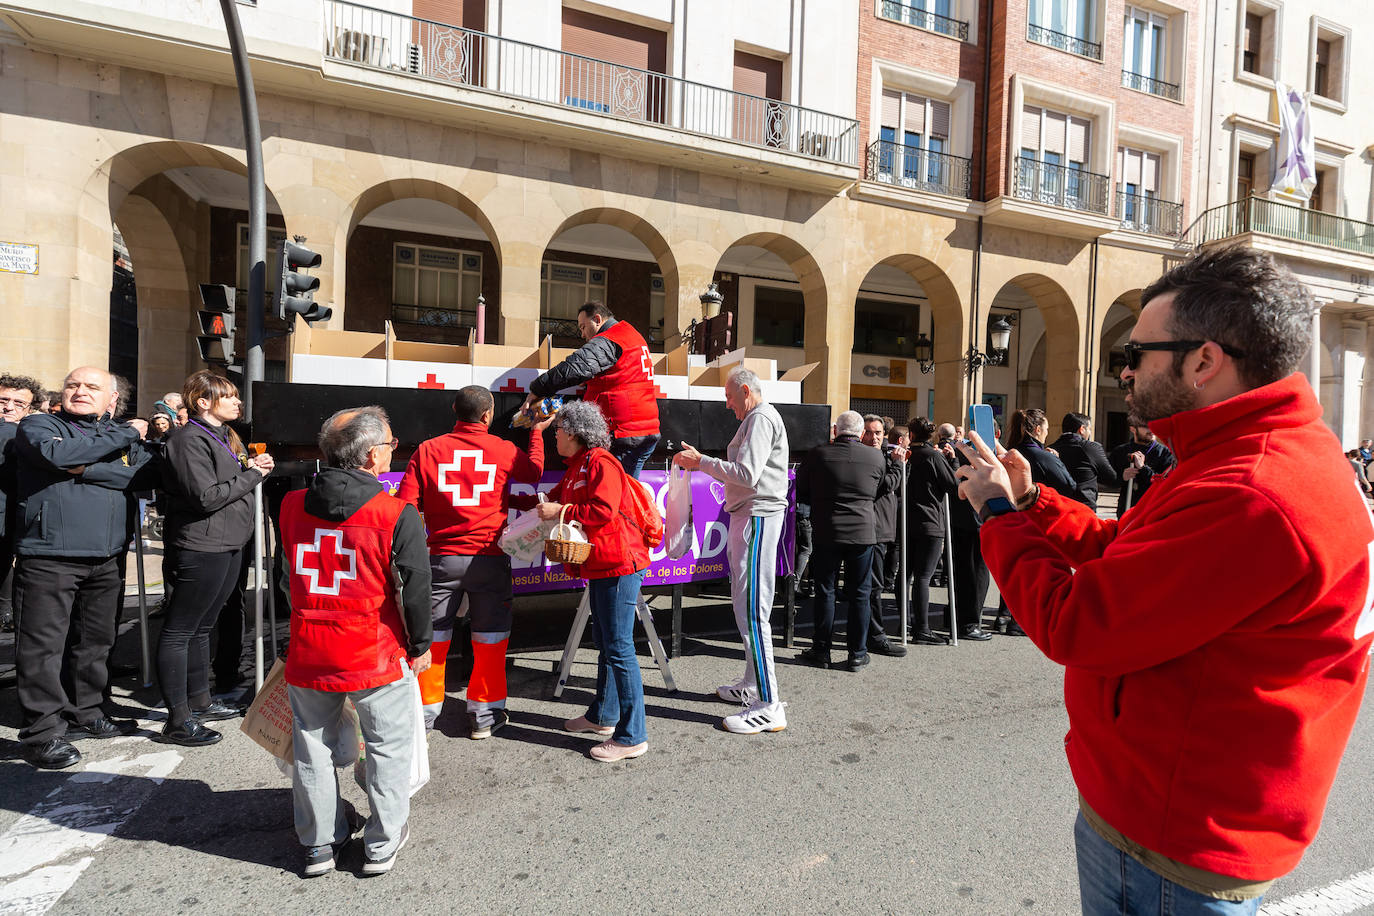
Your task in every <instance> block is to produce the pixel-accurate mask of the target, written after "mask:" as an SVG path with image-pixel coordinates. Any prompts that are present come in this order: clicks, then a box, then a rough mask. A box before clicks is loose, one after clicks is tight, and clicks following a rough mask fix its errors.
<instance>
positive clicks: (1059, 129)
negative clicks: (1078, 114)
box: [1045, 111, 1068, 156]
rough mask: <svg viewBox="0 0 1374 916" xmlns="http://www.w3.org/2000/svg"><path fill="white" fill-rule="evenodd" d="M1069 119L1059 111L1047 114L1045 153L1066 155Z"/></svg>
mask: <svg viewBox="0 0 1374 916" xmlns="http://www.w3.org/2000/svg"><path fill="white" fill-rule="evenodd" d="M1067 122H1068V117H1067V116H1065V115H1062V114H1060V113H1059V112H1057V111H1047V112H1045V152H1047V153H1059V154H1060V155H1061V156H1062V155H1063V154H1064V134H1065V125H1066V124H1067Z"/></svg>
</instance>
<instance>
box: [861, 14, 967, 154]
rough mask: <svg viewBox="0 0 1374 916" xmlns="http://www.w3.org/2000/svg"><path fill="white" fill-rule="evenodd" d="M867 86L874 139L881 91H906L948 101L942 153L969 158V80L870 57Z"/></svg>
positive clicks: (880, 110)
mask: <svg viewBox="0 0 1374 916" xmlns="http://www.w3.org/2000/svg"><path fill="white" fill-rule="evenodd" d="M970 28H972V26H970ZM869 85H871V86H873V87H875V91H874V92H873V93H872V98H871V99H870V106H871V108H870V112H869V119H870V120H869V122H868V123H869V124H872V125H874V133H873V137H874V139H876V137H877V135H878V130H879V129H880V128H881V127H882V120H883V90H884V89H893V90H896V91H898V92H910V93H913V94H915V95H921V96H925V97H926V98H928V99H935V100H938V101H941V102H948V103H949V146H948V147H947V148H946V149H945V152H946V153H949V154H950V155H951V156H962V157H963V158H965V159H972V158H973V126H974V125H973V98H974V96H973V90H974V86H973V82H972V81H971V80H962V79H954V78H951V77H948V76H943V75H941V74H937V73H930V72H928V71H925V70H918V69H916V68H915V67H911V66H909V65H906V64H900V63H897V62H895V61H890V60H884V59H882V58H874V59H873V79H872V82H871V83H870V84H869Z"/></svg>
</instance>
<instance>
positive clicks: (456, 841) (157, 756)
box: [0, 608, 1374, 916]
mask: <svg viewBox="0 0 1374 916" xmlns="http://www.w3.org/2000/svg"><path fill="white" fill-rule="evenodd" d="M718 610H719V609H717V611H718ZM692 614H693V611H692V610H691V609H689V612H688V619H689V622H690V621H691V620H692V619H693V617H692ZM710 615H711V610H710V609H709V608H703V609H701V616H700V617H699V618H696V619H700V620H706V619H713V618H711V616H710ZM517 626H519V624H518V623H517ZM691 632H693V631H692V628H691V626H690V624H689V633H691ZM132 643H133V641H132V640H131V639H128V638H127V636H126V639H125V640H124V642H123V643H122V644H121V646H120V649H119V654H120V655H121V656H122V657H123V656H127V657H128V658H130V659H132V658H133V657H134V653H135V652H136V649H135V647H134V646H133V644H132ZM805 644H806V643H805V640H802V641H801V645H805ZM685 650H686V654H685V655H684V657H682V658H681V659H678V660H675V661H674V662H673V663H672V665H673V673H674V674H675V675H676V677H677V680H678V684H679V687H680V688H681V689H680V692H679V693H677V694H670V693H668V692H667V691H665V690H664V689H663V681H662V678H661V676H660V674H659V673H658V672H657V671H656V670H654V669H653V668H652V667H646V669H645V685H646V694H647V697H646V699H647V704H648V712H649V717H650V718H649V743H650V751H649V753H648V755H646V756H645V757H643V758H641V759H639V760H635V761H630V762H628V763H625V764H615V765H603V764H599V763H595V762H593V761H592V760H590V759H589V758H588V757H587V756H586V755H585V753H586V750H587V749H588V748H589V747H590V746H591V744H592V741H591V740H590V739H589V738H582V737H572V736H568V735H565V734H563V733H562V732H561V731H559V729H558V726H559V723H560V722H561V720H562V719H564V718H566V717H569V716H573V715H576V714H577V713H579V712H580V711H581V709H582V707H581V705H580V704H581V703H583V702H585V700H586V699H587V696H588V691H589V689H590V687H591V680H590V678H591V677H592V675H593V674H594V668H593V665H592V662H593V655H592V651H591V650H590V649H583V650H582V652H581V653H580V655H579V657H578V664H577V666H576V668H575V669H574V679H573V681H572V683H571V684H570V686H569V689H568V691H567V692H566V693H565V695H564V697H563V698H562V699H561V700H554V699H552V687H553V677H552V671H553V669H554V667H555V666H556V663H557V659H558V653H557V652H551V651H516V652H514V653H513V655H512V658H511V661H510V667H509V677H510V691H511V708H512V711H513V720H512V723H511V725H510V726H508V727H507V728H506V729H505V730H504V731H501V732H498V733H497V735H496V736H495V737H494V738H493V739H491V740H489V741H486V742H474V741H469V740H467V739H466V737H464V734H465V725H464V723H463V717H462V714H461V713H462V704H461V699H459V700H457V701H455V700H450V706H449V708H448V710H447V711H446V713H445V715H444V716H443V717H442V718H441V719H440V722H439V732H438V733H436V734H435V735H434V736H433V737H432V739H431V743H430V759H431V765H432V768H433V773H434V776H433V779H432V782H431V783H430V785H429V786H427V787H426V788H425V789H424V790H422V792H421V793H420V794H419V795H418V796H417V797H416V799H415V807H414V808H413V818H412V822H411V826H412V838H411V841H410V844H409V845H408V846H407V848H406V849H405V851H404V852H403V854H402V856H401V858H400V860H399V864H398V865H397V868H396V870H395V871H394V872H393V873H392V874H391V875H389V876H387V877H383V878H380V879H375V880H369V881H363V880H360V879H359V878H357V877H355V874H354V873H355V872H356V869H357V867H358V865H359V857H360V853H359V852H358V851H357V849H356V847H355V848H354V849H353V851H352V853H351V856H350V858H349V859H348V860H347V861H345V862H344V863H343V866H342V868H341V869H340V870H339V871H338V872H336V873H333V874H330V875H327V876H325V877H323V878H321V879H318V880H315V881H311V882H305V881H302V880H300V879H299V878H297V877H296V875H295V870H296V868H297V866H298V858H297V856H298V847H297V846H296V843H295V838H294V834H293V832H292V829H291V803H290V792H289V783H288V781H287V780H286V779H285V778H284V777H283V776H282V775H281V774H280V773H279V772H278V770H277V768H276V766H275V765H274V764H273V762H272V761H271V759H270V758H269V757H268V756H267V754H266V753H264V752H262V751H260V750H259V749H258V748H257V746H256V745H253V744H251V743H250V742H249V741H248V740H247V738H246V737H245V736H244V735H242V734H241V733H239V732H238V731H237V730H235V729H233V728H230V729H228V730H227V732H226V737H225V740H224V741H223V742H221V743H220V744H219V745H217V746H216V747H213V748H210V749H206V750H201V751H185V750H183V749H180V748H169V747H165V746H162V745H158V744H153V743H151V742H148V741H146V740H144V737H133V738H126V739H116V740H114V741H107V742H95V741H86V742H84V743H83V744H82V750H83V752H84V753H85V754H86V755H87V756H86V760H85V761H83V763H82V765H81V768H80V769H79V770H75V771H67V772H61V773H40V772H36V771H34V770H32V769H30V768H29V767H28V766H27V765H25V764H23V763H21V762H18V761H5V762H0V789H2V791H0V805H2V806H3V811H0V882H8V883H5V884H0V912H4V913H9V912H44V911H47V912H52V913H71V914H85V913H101V914H110V916H115V914H142V913H158V914H164V913H182V912H187V913H189V912H192V911H195V912H199V913H241V912H245V911H247V910H249V909H250V908H254V907H259V908H261V907H270V908H271V909H272V910H273V911H275V912H280V913H315V912H337V913H402V912H433V911H438V910H442V911H446V912H455V913H517V912H518V913H543V912H571V913H577V912H615V913H618V912H634V913H639V912H643V913H657V912H664V913H667V912H672V913H753V912H765V911H766V912H782V913H819V912H834V911H850V912H864V913H869V912H872V913H937V914H945V913H949V914H994V913H1023V912H1025V913H1034V912H1040V913H1056V914H1059V913H1073V912H1076V911H1077V896H1076V894H1077V891H1076V878H1075V872H1074V866H1073V852H1072V845H1071V838H1070V826H1071V820H1072V816H1073V811H1074V805H1075V798H1074V793H1073V787H1072V784H1071V782H1070V780H1069V775H1068V768H1067V765H1066V764H1065V761H1064V757H1063V754H1062V751H1061V743H1062V738H1063V733H1064V730H1065V727H1066V719H1065V716H1064V712H1063V707H1062V701H1061V696H1060V672H1059V669H1058V668H1057V667H1056V666H1055V665H1053V664H1051V663H1049V662H1047V661H1046V660H1045V659H1044V658H1043V657H1041V656H1040V655H1039V654H1038V653H1037V652H1036V650H1035V648H1034V646H1032V645H1031V644H1030V643H1029V642H1028V641H1026V640H1024V639H1016V638H1011V637H1000V638H997V639H995V640H993V641H991V642H989V643H983V644H972V643H964V644H961V646H960V647H959V648H957V649H948V648H919V649H913V651H912V654H911V656H909V657H908V658H906V659H902V660H894V659H887V658H875V659H874V661H873V664H871V665H870V666H869V667H868V668H866V669H865V670H864V671H863V672H862V673H860V674H857V675H855V674H847V673H844V672H822V671H817V670H814V669H811V668H806V667H801V666H799V665H796V664H794V663H793V662H792V658H793V656H794V655H795V650H788V649H779V651H778V658H779V672H780V679H781V682H782V690H783V696H784V699H786V700H787V701H788V703H789V706H788V710H787V711H788V716H789V727H788V729H787V730H786V731H784V732H781V733H778V734H772V735H762V736H757V737H738V736H734V735H730V734H728V733H726V732H724V731H721V730H720V729H718V728H717V727H716V723H717V722H718V720H719V717H720V716H721V715H722V714H723V713H725V712H727V711H729V709H728V707H727V706H726V705H725V704H723V703H721V702H719V701H717V700H715V699H713V698H712V696H713V695H712V694H711V693H710V691H711V690H712V688H714V686H715V685H716V684H718V683H724V682H729V681H733V680H735V679H736V678H737V677H738V675H739V672H740V670H741V665H742V662H741V655H740V652H739V649H738V646H737V644H736V643H735V642H734V641H733V640H729V639H714V638H712V639H704V638H689V639H687V641H686V643H685ZM641 660H642V662H643V663H644V664H645V665H646V666H651V665H652V661H651V660H650V659H649V658H648V656H647V654H646V655H644V656H642V658H641ZM462 673H463V665H462V664H461V663H458V662H455V664H454V665H453V666H452V668H451V675H450V688H451V689H450V696H451V697H453V696H455V695H456V696H459V697H461V694H460V693H458V690H457V689H454V688H458V689H460V688H461V686H462V683H463V682H462V679H461V675H462ZM115 695H116V699H117V700H118V702H119V703H120V705H122V706H123V707H124V709H125V710H126V711H127V712H128V713H130V714H137V715H139V716H140V717H141V718H142V719H143V725H144V726H145V731H144V732H143V734H144V736H145V737H146V735H147V734H149V733H151V730H152V729H154V728H157V727H158V725H157V723H156V722H154V721H149V718H150V717H154V718H155V717H156V715H158V712H159V711H158V710H156V708H155V698H154V695H153V693H152V692H151V691H142V690H138V689H136V687H135V685H134V683H133V679H129V680H125V681H121V682H120V686H119V688H118V689H116V691H115ZM148 706H154V708H153V709H151V710H150V709H149V708H148ZM1371 721H1374V720H1372V719H1371V716H1370V715H1369V714H1366V715H1365V716H1364V717H1363V719H1362V720H1361V722H1360V725H1359V726H1358V727H1357V730H1356V734H1355V737H1354V740H1353V742H1352V745H1351V747H1350V750H1349V751H1348V753H1347V757H1346V764H1345V766H1344V768H1343V770H1342V773H1341V777H1340V779H1339V781H1338V784H1337V788H1336V792H1335V796H1334V799H1333V801H1332V804H1331V806H1330V808H1329V811H1328V814H1327V819H1326V824H1325V827H1324V830H1323V834H1322V836H1321V838H1320V839H1319V840H1318V842H1317V844H1316V845H1315V846H1314V847H1313V849H1312V850H1311V851H1310V852H1309V854H1308V856H1307V859H1306V860H1305V861H1304V863H1303V865H1302V866H1301V867H1300V868H1299V869H1298V870H1297V871H1296V872H1295V873H1294V874H1293V875H1291V876H1290V877H1288V878H1286V879H1284V880H1283V881H1282V882H1280V884H1279V885H1278V887H1277V888H1276V889H1275V890H1274V892H1273V893H1272V894H1271V898H1270V899H1271V901H1280V900H1281V899H1282V898H1284V897H1287V896H1291V895H1292V894H1294V893H1297V892H1298V891H1301V890H1306V889H1309V888H1312V887H1317V886H1321V885H1326V884H1329V883H1331V882H1334V881H1338V880H1340V879H1343V878H1346V877H1348V876H1351V875H1355V874H1357V873H1360V872H1365V871H1368V870H1369V869H1370V868H1371V865H1374V852H1371V850H1374V826H1371V824H1370V819H1369V818H1368V812H1369V811H1370V810H1374V788H1371V786H1370V784H1369V782H1368V780H1367V778H1366V774H1367V772H1368V768H1369V762H1370V761H1371V760H1374V725H1371ZM16 724H17V711H16V708H15V701H14V694H13V691H11V690H5V691H4V692H3V693H0V746H2V747H3V750H4V751H5V752H6V755H7V756H11V755H13V754H14V753H16V752H17V744H16V743H15V742H14V741H13V739H14V736H15V730H16ZM344 776H345V782H346V784H347V789H346V791H347V796H348V797H349V798H350V799H351V800H352V801H354V802H355V803H356V804H358V805H359V806H361V807H363V808H364V810H365V801H364V799H363V796H362V793H361V792H360V791H359V790H358V789H357V788H356V786H354V785H353V784H352V780H351V779H349V778H347V776H348V774H347V772H346V771H345V773H344ZM158 780H160V782H159V781H158ZM58 825H60V829H59V827H58ZM63 888H69V889H66V890H65V893H62V890H63ZM59 894H60V896H58V895H59ZM1357 911H1358V910H1351V909H1337V910H1310V911H1309V910H1304V911H1303V912H1323V913H1332V912H1357Z"/></svg>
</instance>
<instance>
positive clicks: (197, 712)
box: [191, 700, 243, 722]
mask: <svg viewBox="0 0 1374 916" xmlns="http://www.w3.org/2000/svg"><path fill="white" fill-rule="evenodd" d="M191 715H193V716H195V717H196V718H197V719H199V720H200V721H202V722H220V721H223V720H224V719H237V718H238V717H239V716H241V715H243V707H242V706H239V705H237V704H233V703H226V702H224V701H223V700H211V701H210V705H209V706H206V707H205V708H204V709H193V710H191Z"/></svg>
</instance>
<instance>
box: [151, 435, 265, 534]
mask: <svg viewBox="0 0 1374 916" xmlns="http://www.w3.org/2000/svg"><path fill="white" fill-rule="evenodd" d="M162 480H163V488H164V489H165V490H166V491H167V530H166V532H165V533H164V535H163V536H164V538H165V539H166V541H167V543H168V544H171V545H172V546H174V547H178V548H180V549H182V550H195V551H199V552H201V553H218V552H220V551H224V550H238V549H239V548H240V547H242V546H243V545H244V544H246V543H248V539H249V538H250V537H252V536H253V487H254V486H255V485H256V484H257V483H258V482H259V481H260V480H262V475H261V474H259V473H258V472H257V471H256V470H254V469H252V468H245V467H244V466H243V462H242V461H241V460H240V459H238V458H236V457H235V456H234V453H233V451H232V449H231V447H230V445H229V428H228V427H227V426H204V427H202V426H201V425H199V424H198V423H196V422H194V421H193V422H191V423H187V424H186V425H185V426H183V427H182V428H181V429H178V430H176V431H175V432H173V433H171V434H169V435H168V436H167V439H166V445H165V446H164V447H163V460H162Z"/></svg>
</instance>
